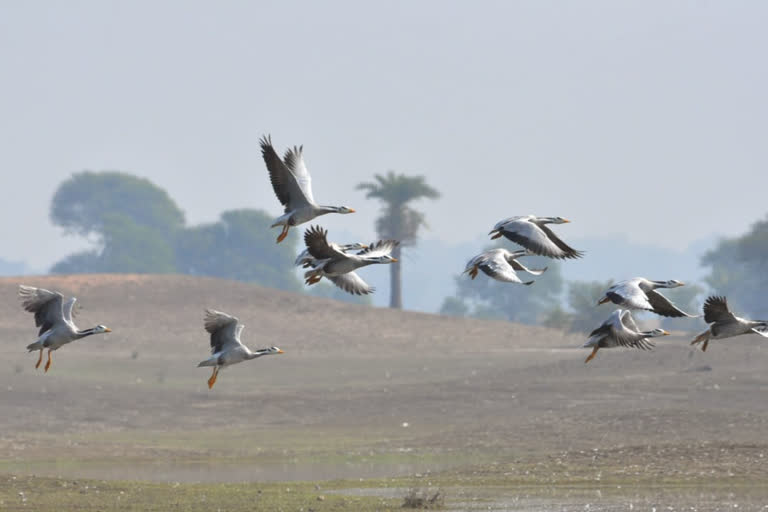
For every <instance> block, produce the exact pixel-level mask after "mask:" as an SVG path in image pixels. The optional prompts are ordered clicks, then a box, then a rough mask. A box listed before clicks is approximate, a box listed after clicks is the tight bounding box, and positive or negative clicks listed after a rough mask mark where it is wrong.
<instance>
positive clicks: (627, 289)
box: [597, 277, 695, 318]
mask: <svg viewBox="0 0 768 512" xmlns="http://www.w3.org/2000/svg"><path fill="white" fill-rule="evenodd" d="M684 285H685V283H683V282H682V281H678V280H676V279H672V280H670V281H651V280H649V279H645V278H644V277H635V278H633V279H628V280H626V281H621V282H619V283H616V284H614V285H613V286H611V287H610V288H608V291H607V292H605V296H603V298H602V299H600V301H599V302H598V303H597V304H598V305H600V304H605V303H606V302H613V303H614V304H617V305H619V306H623V307H625V308H627V309H637V310H644V311H653V312H654V313H656V314H657V315H661V316H668V317H683V316H685V317H689V318H695V315H689V314H688V313H686V312H685V311H682V310H681V309H678V308H677V306H675V305H674V304H673V303H672V302H671V301H670V300H669V299H667V298H666V297H665V296H663V295H662V294H660V293H659V292H657V291H656V289H657V288H677V287H679V286H684Z"/></svg>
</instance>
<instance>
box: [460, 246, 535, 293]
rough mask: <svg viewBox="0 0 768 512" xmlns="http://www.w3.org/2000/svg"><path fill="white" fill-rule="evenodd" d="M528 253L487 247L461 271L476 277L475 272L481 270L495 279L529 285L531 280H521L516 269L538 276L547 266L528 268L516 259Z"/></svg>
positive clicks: (531, 282)
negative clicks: (487, 248)
mask: <svg viewBox="0 0 768 512" xmlns="http://www.w3.org/2000/svg"><path fill="white" fill-rule="evenodd" d="M530 254H531V253H530V252H528V250H527V249H523V250H521V251H514V252H512V251H508V250H506V249H502V248H497V249H489V250H487V251H484V252H481V253H480V254H478V255H477V256H475V257H474V258H472V259H471V260H469V262H468V263H467V266H466V268H465V269H464V272H462V273H463V274H469V276H470V277H471V278H472V279H474V278H476V277H477V272H478V271H479V270H482V271H483V273H485V274H486V275H487V276H489V277H491V278H493V279H496V280H497V281H503V282H506V283H519V284H524V285H530V284H533V281H525V282H523V281H522V280H521V279H520V278H519V277H518V276H517V272H518V271H521V272H528V273H529V274H532V275H534V276H540V275H541V274H543V273H544V272H545V271H546V270H547V267H544V268H542V269H529V268H527V267H525V265H523V264H522V263H520V262H519V261H517V258H519V257H521V256H527V255H530Z"/></svg>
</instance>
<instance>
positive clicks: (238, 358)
mask: <svg viewBox="0 0 768 512" xmlns="http://www.w3.org/2000/svg"><path fill="white" fill-rule="evenodd" d="M204 325H205V330H206V331H208V332H209V333H210V334H211V357H209V358H208V359H206V360H205V361H201V362H200V364H198V365H197V367H198V368H200V367H202V366H213V367H214V368H213V373H212V374H211V377H210V378H209V379H208V389H211V388H212V387H213V385H214V384H216V377H217V376H218V375H219V369H220V368H225V367H227V366H230V365H233V364H237V363H241V362H243V361H247V360H249V359H256V358H257V357H261V356H268V355H272V354H282V353H283V351H282V350H280V349H279V348H277V347H269V348H264V349H261V350H256V351H251V350H250V349H249V348H248V347H246V346H245V345H243V343H242V342H241V341H240V333H242V332H243V328H244V327H245V326H244V325H243V324H241V323H239V320H238V319H237V318H235V317H234V316H231V315H228V314H226V313H222V312H221V311H216V310H215V309H206V310H205V323H204Z"/></svg>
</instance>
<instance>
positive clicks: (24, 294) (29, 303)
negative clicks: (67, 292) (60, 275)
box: [19, 284, 64, 335]
mask: <svg viewBox="0 0 768 512" xmlns="http://www.w3.org/2000/svg"><path fill="white" fill-rule="evenodd" d="M19 298H20V299H21V306H22V307H23V308H24V310H25V311H29V312H30V313H34V314H35V325H36V326H37V327H40V331H39V334H41V335H42V334H43V333H44V332H45V331H47V330H49V329H50V328H52V327H53V326H54V325H55V324H57V323H59V322H63V321H64V311H63V307H62V306H63V303H64V296H63V295H62V294H60V293H59V292H52V291H50V290H46V289H45V288H35V287H33V286H24V285H23V284H22V285H19Z"/></svg>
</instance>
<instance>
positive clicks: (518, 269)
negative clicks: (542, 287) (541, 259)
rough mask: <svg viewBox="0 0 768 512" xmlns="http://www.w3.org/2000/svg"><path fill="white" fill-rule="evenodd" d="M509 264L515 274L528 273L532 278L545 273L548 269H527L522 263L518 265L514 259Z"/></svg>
mask: <svg viewBox="0 0 768 512" xmlns="http://www.w3.org/2000/svg"><path fill="white" fill-rule="evenodd" d="M509 264H510V265H511V266H512V269H513V270H515V271H516V272H527V273H529V274H531V275H533V276H540V275H541V274H543V273H544V272H546V271H547V269H548V268H549V267H544V268H528V267H526V266H525V265H523V264H522V263H520V262H519V261H517V260H515V259H513V260H512V261H510V262H509Z"/></svg>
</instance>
